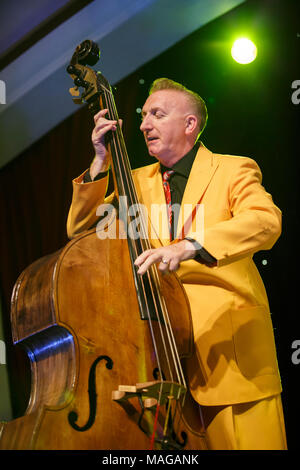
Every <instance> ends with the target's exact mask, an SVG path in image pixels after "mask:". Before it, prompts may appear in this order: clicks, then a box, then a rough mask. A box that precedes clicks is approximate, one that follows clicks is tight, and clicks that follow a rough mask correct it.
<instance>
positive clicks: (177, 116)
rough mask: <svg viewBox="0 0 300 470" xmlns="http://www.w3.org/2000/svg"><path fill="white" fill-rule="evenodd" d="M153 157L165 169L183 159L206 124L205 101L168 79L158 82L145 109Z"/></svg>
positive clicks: (145, 128) (143, 126)
mask: <svg viewBox="0 0 300 470" xmlns="http://www.w3.org/2000/svg"><path fill="white" fill-rule="evenodd" d="M142 118H143V122H142V124H141V126H140V129H141V131H142V132H143V133H144V137H145V140H146V144H147V146H148V151H149V153H150V155H153V156H155V157H156V158H157V159H158V160H160V161H161V162H162V163H163V164H165V165H166V166H172V165H174V163H176V161H178V160H180V158H182V157H183V156H184V155H185V154H186V153H187V152H188V151H189V150H190V149H191V148H192V147H193V145H194V144H195V142H196V140H197V139H198V138H199V136H200V134H201V132H202V131H203V129H204V127H205V125H206V121H207V110H206V106H205V103H204V101H203V100H202V98H201V97H200V96H199V95H197V93H194V92H193V91H190V90H188V89H187V88H185V87H184V86H183V85H181V84H180V83H177V82H174V81H173V80H169V79H167V78H160V79H158V80H155V81H154V82H153V84H152V86H151V88H150V92H149V97H148V98H147V100H146V102H145V104H144V107H143V110H142Z"/></svg>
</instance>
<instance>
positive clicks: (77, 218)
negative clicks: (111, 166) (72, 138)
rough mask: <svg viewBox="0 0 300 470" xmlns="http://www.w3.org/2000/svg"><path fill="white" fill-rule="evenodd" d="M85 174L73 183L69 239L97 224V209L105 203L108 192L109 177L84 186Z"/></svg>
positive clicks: (68, 227) (68, 226) (68, 223)
mask: <svg viewBox="0 0 300 470" xmlns="http://www.w3.org/2000/svg"><path fill="white" fill-rule="evenodd" d="M85 173H86V172H84V173H83V174H82V175H80V176H79V177H78V178H75V179H74V180H73V181H72V184H73V197H72V203H71V206H70V210H69V214H68V219H67V234H68V237H69V238H74V237H75V236H76V235H78V234H79V233H81V232H83V231H85V230H88V229H89V228H90V227H92V226H93V225H94V224H95V223H96V222H97V220H98V217H97V215H96V211H97V207H98V206H99V205H100V204H101V203H103V201H104V198H105V194H106V191H107V185H108V176H106V177H104V178H101V179H99V180H97V181H93V182H91V183H84V184H83V180H84V175H85Z"/></svg>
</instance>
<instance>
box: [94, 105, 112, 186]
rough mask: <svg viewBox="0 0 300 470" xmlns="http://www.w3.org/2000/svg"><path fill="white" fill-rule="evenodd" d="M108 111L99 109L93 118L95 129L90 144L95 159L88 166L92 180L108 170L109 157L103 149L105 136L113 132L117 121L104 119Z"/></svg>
mask: <svg viewBox="0 0 300 470" xmlns="http://www.w3.org/2000/svg"><path fill="white" fill-rule="evenodd" d="M107 112H108V109H101V111H99V113H97V114H96V115H95V116H94V122H95V127H94V130H93V132H92V143H93V146H94V149H95V158H94V160H93V161H92V164H91V166H90V176H91V179H92V180H93V179H94V178H95V176H96V175H98V173H103V172H105V171H107V170H108V169H109V165H110V155H109V153H108V151H107V149H106V147H105V134H106V133H107V132H108V131H115V130H116V128H117V121H110V120H108V119H106V118H105V115H106V114H107Z"/></svg>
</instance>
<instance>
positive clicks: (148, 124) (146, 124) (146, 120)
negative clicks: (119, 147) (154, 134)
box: [140, 115, 151, 132]
mask: <svg viewBox="0 0 300 470" xmlns="http://www.w3.org/2000/svg"><path fill="white" fill-rule="evenodd" d="M150 129H151V121H150V119H149V118H148V116H147V115H145V116H143V120H142V123H141V125H140V130H141V131H142V132H145V131H148V130H150Z"/></svg>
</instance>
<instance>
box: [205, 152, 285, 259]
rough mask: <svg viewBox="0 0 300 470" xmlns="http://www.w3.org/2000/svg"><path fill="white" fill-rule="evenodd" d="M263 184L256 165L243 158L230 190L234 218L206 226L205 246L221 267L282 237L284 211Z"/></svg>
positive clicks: (234, 173)
mask: <svg viewBox="0 0 300 470" xmlns="http://www.w3.org/2000/svg"><path fill="white" fill-rule="evenodd" d="M261 182H262V174H261V171H260V169H259V167H258V165H257V164H256V162H255V161H254V160H252V159H250V158H241V159H240V160H239V163H238V165H237V168H236V169H235V170H234V171H233V175H232V177H231V180H230V183H229V188H228V199H229V206H230V212H231V216H232V217H231V218H230V219H228V220H224V221H221V222H218V223H216V224H215V225H213V226H211V227H208V228H207V229H205V227H204V243H203V246H204V248H205V249H206V250H207V251H208V252H209V253H210V254H211V255H212V256H214V257H215V258H216V259H217V265H218V266H222V265H225V264H228V263H231V262H233V261H237V260H238V259H240V258H243V257H244V256H249V255H253V254H254V253H255V252H257V251H260V250H267V249H270V248H272V246H273V245H274V243H275V242H276V240H277V239H278V237H279V236H280V233H281V211H280V209H279V208H278V207H277V206H276V205H275V204H274V203H273V200H272V197H271V195H270V194H269V193H267V192H266V190H265V189H264V187H263V186H262V184H261Z"/></svg>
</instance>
